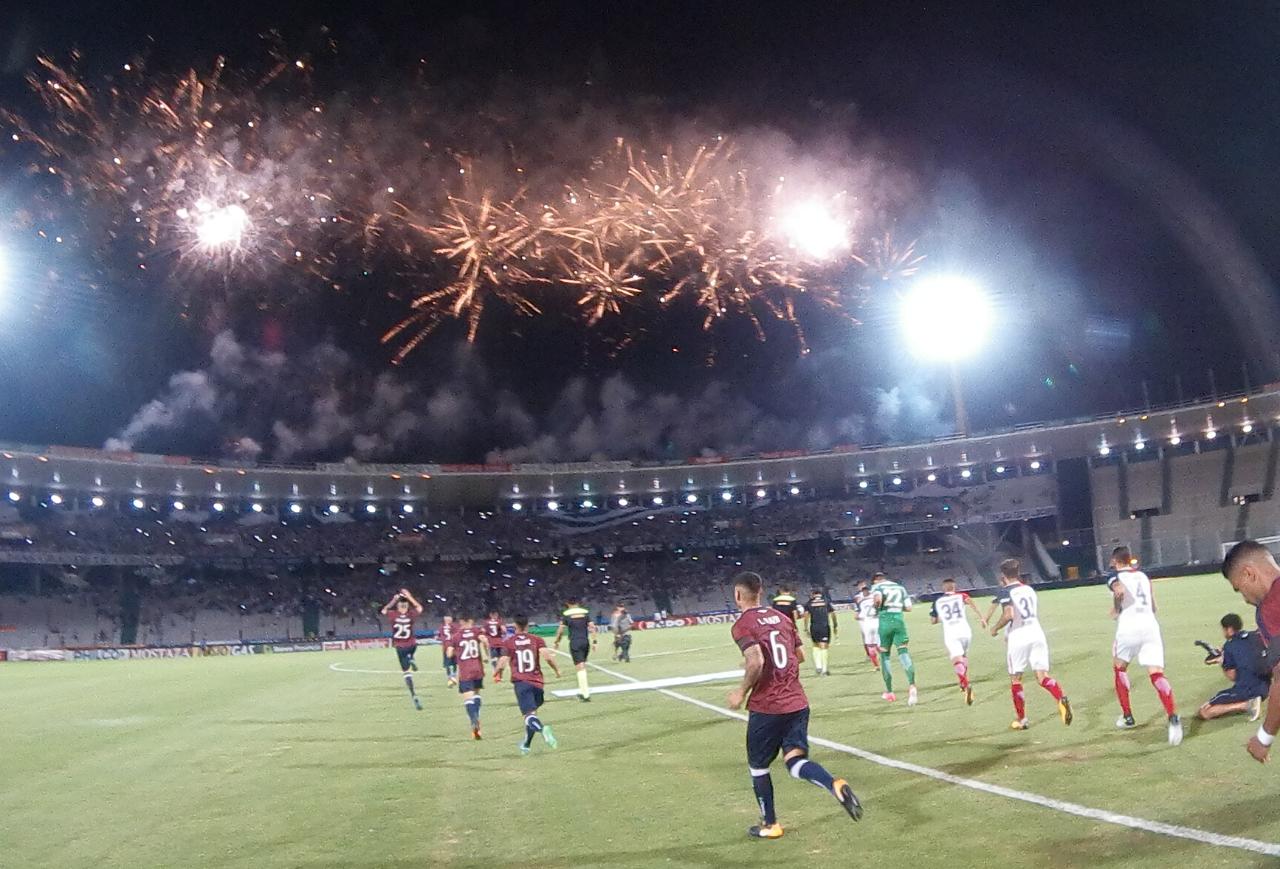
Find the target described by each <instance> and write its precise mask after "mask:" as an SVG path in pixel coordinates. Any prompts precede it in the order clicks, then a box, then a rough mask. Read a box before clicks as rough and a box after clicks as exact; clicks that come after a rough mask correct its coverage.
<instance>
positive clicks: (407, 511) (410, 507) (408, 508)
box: [400, 504, 413, 515]
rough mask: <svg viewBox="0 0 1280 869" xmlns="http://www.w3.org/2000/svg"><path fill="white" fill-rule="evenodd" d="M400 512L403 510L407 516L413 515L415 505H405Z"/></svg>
mask: <svg viewBox="0 0 1280 869" xmlns="http://www.w3.org/2000/svg"><path fill="white" fill-rule="evenodd" d="M400 510H401V511H402V512H404V513H405V514H406V515H407V514H411V513H413V505H412V504H405V505H404V506H403V507H401V508H400Z"/></svg>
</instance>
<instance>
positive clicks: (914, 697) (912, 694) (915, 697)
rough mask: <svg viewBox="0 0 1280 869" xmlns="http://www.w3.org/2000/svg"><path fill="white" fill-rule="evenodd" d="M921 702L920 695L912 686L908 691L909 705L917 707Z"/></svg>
mask: <svg viewBox="0 0 1280 869" xmlns="http://www.w3.org/2000/svg"><path fill="white" fill-rule="evenodd" d="M919 702H920V695H919V694H917V693H916V686H915V685H912V686H911V687H909V688H908V689H907V705H908V706H915V705H916V704H917V703H919Z"/></svg>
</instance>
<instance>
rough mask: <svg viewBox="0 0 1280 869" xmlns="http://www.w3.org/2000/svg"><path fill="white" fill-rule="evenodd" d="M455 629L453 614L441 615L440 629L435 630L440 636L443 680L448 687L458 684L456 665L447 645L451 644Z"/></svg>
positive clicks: (456, 627) (456, 628)
mask: <svg viewBox="0 0 1280 869" xmlns="http://www.w3.org/2000/svg"><path fill="white" fill-rule="evenodd" d="M457 631H458V626H457V625H455V624H454V623H453V616H444V617H442V618H441V619H440V630H438V631H436V635H437V636H439V637H440V654H441V655H442V656H443V657H444V680H445V683H446V684H448V685H449V686H450V687H452V686H454V685H457V684H458V666H457V664H456V662H455V661H454V660H453V658H451V657H449V647H450V646H452V645H453V637H454V634H456V633H457Z"/></svg>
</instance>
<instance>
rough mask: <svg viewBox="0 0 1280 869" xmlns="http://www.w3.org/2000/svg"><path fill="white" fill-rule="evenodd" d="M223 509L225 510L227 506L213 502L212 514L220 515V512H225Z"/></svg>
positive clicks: (219, 502)
mask: <svg viewBox="0 0 1280 869" xmlns="http://www.w3.org/2000/svg"><path fill="white" fill-rule="evenodd" d="M225 509H227V505H226V504H224V503H222V502H221V501H214V502H213V512H215V513H221V512H222V511H223V510H225Z"/></svg>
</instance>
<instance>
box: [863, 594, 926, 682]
mask: <svg viewBox="0 0 1280 869" xmlns="http://www.w3.org/2000/svg"><path fill="white" fill-rule="evenodd" d="M871 598H872V600H873V601H874V603H875V607H876V613H877V614H878V617H879V644H880V675H881V677H883V678H884V693H883V694H881V695H880V696H881V697H883V698H884V699H885V700H888V701H889V702H890V703H892V702H894V701H895V700H897V699H898V697H897V695H896V694H894V693H893V672H892V671H891V670H890V669H889V650H890V649H892V648H894V647H895V646H896V647H897V649H898V661H899V663H901V664H902V669H903V671H904V672H905V673H906V674H907V705H908V706H915V705H916V703H917V702H918V701H919V695H918V694H917V693H916V665H915V664H914V663H912V661H911V652H909V651H907V644H908V643H909V642H911V638H910V637H909V636H907V623H906V622H905V621H904V620H903V618H902V614H903V613H904V612H911V595H909V594H907V590H906V588H905V587H904V586H902V585H900V584H899V583H896V582H893V581H892V580H890V579H889V578H888V577H887V576H885V575H884V574H883V573H876V574H874V575H872V577H871Z"/></svg>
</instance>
